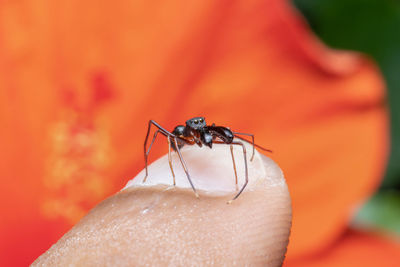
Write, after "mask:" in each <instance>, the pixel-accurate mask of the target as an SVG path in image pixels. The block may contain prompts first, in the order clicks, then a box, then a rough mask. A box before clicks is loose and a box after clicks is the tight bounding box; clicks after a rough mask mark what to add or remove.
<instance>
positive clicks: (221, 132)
mask: <svg viewBox="0 0 400 267" xmlns="http://www.w3.org/2000/svg"><path fill="white" fill-rule="evenodd" d="M172 134H174V135H176V136H178V137H180V138H182V139H185V141H186V142H185V141H183V140H178V146H179V148H182V147H183V146H184V145H185V144H188V143H189V144H197V145H198V146H199V147H202V146H203V145H205V146H208V147H209V148H212V145H213V141H215V140H216V139H217V138H218V139H220V140H221V141H223V142H224V143H225V144H230V143H232V141H233V138H234V134H233V132H232V131H231V130H230V129H229V128H227V127H223V126H215V124H213V125H211V126H210V125H209V126H207V124H206V122H205V119H204V118H203V117H196V118H193V119H190V120H188V121H186V126H183V125H178V126H176V127H175V129H174V130H173V131H172ZM172 147H173V149H174V150H175V151H176V147H175V146H174V145H173V143H172Z"/></svg>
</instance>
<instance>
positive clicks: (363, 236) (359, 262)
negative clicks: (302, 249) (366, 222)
mask: <svg viewBox="0 0 400 267" xmlns="http://www.w3.org/2000/svg"><path fill="white" fill-rule="evenodd" d="M399 262H400V243H399V242H397V241H395V240H391V239H388V238H384V237H382V236H379V235H377V234H371V233H363V232H357V231H354V230H350V231H349V232H347V233H346V234H345V235H344V236H342V237H341V238H340V239H339V240H338V241H337V242H336V243H334V244H332V245H331V246H330V247H329V248H328V249H326V250H325V251H322V252H320V253H318V254H315V255H312V256H309V257H300V258H296V259H288V260H286V262H285V264H284V265H283V266H284V267H290V266H296V267H302V266H307V267H314V266H324V267H330V266H332V267H337V266H342V267H347V266H348V267H352V266H364V267H375V266H385V267H395V266H398V265H399Z"/></svg>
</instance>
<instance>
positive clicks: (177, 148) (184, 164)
mask: <svg viewBox="0 0 400 267" xmlns="http://www.w3.org/2000/svg"><path fill="white" fill-rule="evenodd" d="M174 144H175V147H176V152H178V156H179V160H180V161H181V164H182V167H183V169H184V170H185V173H186V177H187V178H188V180H189V183H190V185H191V186H192V189H193V192H194V194H195V195H196V197H197V198H198V197H199V194H198V193H197V191H196V188H195V187H194V185H193V182H192V179H190V175H189V171H188V169H187V167H186V163H185V161H184V160H183V157H182V154H181V150H180V148H179V146H178V141H177V139H176V137H174Z"/></svg>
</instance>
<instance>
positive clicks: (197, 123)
mask: <svg viewBox="0 0 400 267" xmlns="http://www.w3.org/2000/svg"><path fill="white" fill-rule="evenodd" d="M186 126H187V127H189V128H192V129H194V130H199V129H202V128H204V127H206V126H207V124H206V120H205V119H204V117H195V118H192V119H190V120H187V121H186Z"/></svg>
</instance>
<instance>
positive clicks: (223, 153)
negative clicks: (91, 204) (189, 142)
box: [32, 145, 291, 266]
mask: <svg viewBox="0 0 400 267" xmlns="http://www.w3.org/2000/svg"><path fill="white" fill-rule="evenodd" d="M246 147H247V162H248V165H249V184H248V186H247V187H246V190H245V191H244V192H243V194H242V195H241V196H240V197H239V198H238V199H236V200H234V201H233V202H232V203H231V204H227V200H230V199H232V197H233V196H234V195H235V192H236V189H235V178H234V172H233V167H232V159H231V155H230V153H229V146H226V145H214V147H213V149H209V148H204V147H203V148H201V149H200V148H197V147H188V148H186V149H183V151H182V154H183V157H184V158H185V160H186V162H187V165H188V168H189V171H190V174H191V176H192V179H193V182H194V184H195V185H196V188H197V189H198V191H199V193H200V198H199V199H198V198H196V197H195V195H194V194H193V191H191V189H190V187H189V184H188V182H187V177H186V176H185V173H184V172H183V170H182V168H181V166H180V165H179V164H180V162H179V160H178V158H177V156H176V154H175V153H173V156H172V160H173V166H174V171H175V175H176V186H175V187H172V186H168V184H169V185H171V184H172V176H171V172H170V169H169V165H168V158H167V156H164V157H163V158H161V159H159V160H158V161H156V162H155V163H153V164H152V165H151V166H150V167H149V176H148V178H147V179H148V181H147V182H146V184H143V183H142V180H143V178H144V171H142V172H141V173H139V174H138V175H137V176H136V177H135V178H134V179H133V180H132V181H130V182H129V183H128V185H127V186H126V187H125V188H124V189H123V190H122V191H120V192H119V193H117V194H115V195H114V196H111V197H109V198H108V199H106V200H105V201H103V202H101V203H100V204H99V205H97V206H96V207H95V208H94V209H93V210H91V211H90V212H89V213H88V214H87V215H86V216H85V217H84V218H83V219H82V220H81V221H80V222H79V223H78V224H77V225H75V226H74V227H73V228H72V229H71V230H70V231H69V232H67V233H66V234H65V235H64V236H63V237H62V238H61V239H60V240H59V241H58V242H57V243H56V244H54V245H53V246H52V247H51V248H50V249H49V250H48V251H47V252H45V253H44V254H43V255H42V256H40V257H39V258H38V259H37V260H36V261H35V262H34V263H33V264H32V266H67V265H68V266H281V265H282V262H283V260H284V257H285V253H286V247H287V245H288V240H289V234H290V227H291V201H290V196H289V192H288V188H287V185H286V183H285V180H284V177H283V174H282V172H281V170H280V168H279V167H278V165H277V164H276V163H274V162H273V161H272V160H271V159H269V158H267V157H265V156H263V155H261V154H259V153H258V152H256V155H255V157H254V160H253V161H250V160H249V158H250V157H251V152H252V150H251V147H250V146H249V145H246ZM234 151H235V161H236V165H237V173H238V179H239V188H240V186H241V185H242V184H243V180H244V164H243V163H244V160H243V152H242V150H241V148H240V147H238V148H235V150H234Z"/></svg>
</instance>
